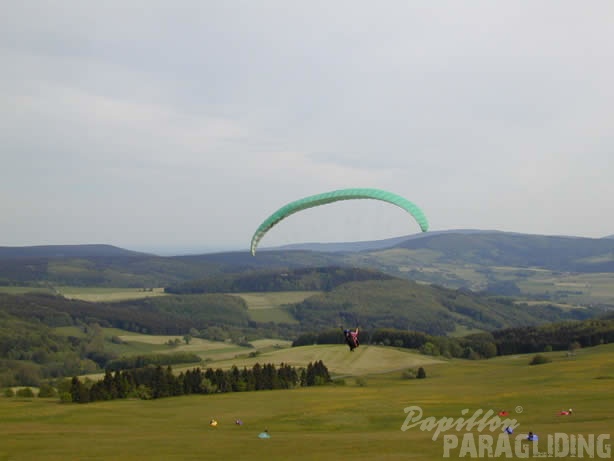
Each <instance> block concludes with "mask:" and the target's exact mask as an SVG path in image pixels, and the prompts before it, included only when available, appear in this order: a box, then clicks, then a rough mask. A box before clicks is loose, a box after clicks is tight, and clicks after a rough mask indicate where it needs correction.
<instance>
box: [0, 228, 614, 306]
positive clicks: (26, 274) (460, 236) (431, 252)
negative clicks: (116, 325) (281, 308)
mask: <svg viewBox="0 0 614 461" xmlns="http://www.w3.org/2000/svg"><path fill="white" fill-rule="evenodd" d="M294 247H296V248H297V249H291V248H290V247H285V249H266V248H264V249H261V250H260V251H259V252H258V253H257V254H256V256H252V255H251V254H250V253H249V251H247V250H246V251H234V252H219V253H209V254H200V255H186V256H166V257H162V256H156V255H150V254H146V253H139V252H133V251H129V250H124V249H121V248H117V247H113V246H109V245H74V246H40V247H20V248H7V247H2V248H0V285H14V284H17V285H19V284H21V285H23V284H26V285H28V284H29V285H32V284H34V285H36V284H49V283H50V284H57V285H79V286H109V287H138V288H141V287H169V286H177V285H179V284H181V283H185V282H190V281H193V280H202V279H204V278H207V277H214V276H217V277H221V276H225V275H233V274H248V273H251V272H254V271H263V270H273V271H276V270H279V271H284V270H292V269H298V268H314V267H333V266H336V267H351V268H362V269H372V270H376V271H379V272H382V273H386V274H389V275H392V276H394V277H399V278H404V279H409V280H415V281H420V282H424V283H429V284H439V285H441V286H445V287H449V288H461V287H464V288H470V289H472V290H475V291H481V290H486V289H488V290H491V291H492V292H495V293H499V294H512V295H514V294H518V293H520V290H519V289H518V287H517V286H515V285H514V284H515V283H517V282H521V283H527V282H528V280H529V279H531V278H532V277H535V276H536V274H537V273H536V272H535V271H534V269H540V270H541V269H543V270H547V271H551V272H552V273H553V276H554V275H556V274H558V273H561V274H563V273H584V274H597V273H614V238H599V239H594V238H582V237H562V236H545V235H528V234H518V233H509V232H500V231H482V230H471V229H469V230H457V231H441V232H427V233H423V234H415V235H408V236H404V237H397V238H394V239H386V240H382V241H376V242H353V243H347V244H343V243H339V244H337V243H334V244H314V246H313V248H319V250H317V251H315V250H313V249H311V250H310V249H298V248H299V247H300V246H299V245H297V246H293V247H292V248H294ZM307 247H309V245H307ZM529 268H530V269H531V271H528V270H524V269H529ZM600 283H605V282H600ZM541 286H543V287H544V288H543V290H544V293H545V292H546V290H548V291H550V292H551V294H552V293H554V292H561V295H565V293H562V291H565V289H560V288H553V289H549V288H547V287H545V285H544V284H543V283H542V285H541ZM567 291H569V290H567ZM573 291H575V292H578V290H577V289H574V290H573ZM585 291H587V290H585ZM535 293H536V292H535V290H533V291H532V294H533V295H535ZM576 294H578V293H576ZM584 294H586V295H587V296H590V293H588V291H587V293H584ZM548 296H550V295H548ZM613 296H614V295H613ZM542 299H543V298H542ZM547 299H554V298H547ZM582 299H583V301H581V302H584V303H589V302H592V301H590V299H588V298H587V297H586V296H583V298H582ZM612 299H613V302H614V297H613V298H612ZM602 301H603V299H601V300H598V302H602Z"/></svg>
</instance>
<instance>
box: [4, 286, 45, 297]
mask: <svg viewBox="0 0 614 461" xmlns="http://www.w3.org/2000/svg"><path fill="white" fill-rule="evenodd" d="M0 293H6V294H9V295H23V294H26V293H45V294H53V293H54V291H53V289H51V288H46V287H19V286H0Z"/></svg>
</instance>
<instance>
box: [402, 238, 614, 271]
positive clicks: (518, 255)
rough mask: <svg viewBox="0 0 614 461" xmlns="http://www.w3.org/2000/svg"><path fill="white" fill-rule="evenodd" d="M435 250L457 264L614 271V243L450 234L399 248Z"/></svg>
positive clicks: (439, 257) (411, 241)
mask: <svg viewBox="0 0 614 461" xmlns="http://www.w3.org/2000/svg"><path fill="white" fill-rule="evenodd" d="M396 248H405V249H408V250H425V249H426V250H432V251H433V252H436V253H437V256H436V260H437V261H439V262H446V263H455V264H476V265H485V266H489V265H499V266H514V267H542V268H548V269H553V270H560V271H574V272H610V271H614V241H612V240H611V239H603V238H600V239H591V238H582V237H559V236H546V235H526V234H514V233H504V232H496V233H494V232H489V233H475V234H464V233H458V234H457V233H451V234H439V235H428V236H425V237H424V238H422V239H409V240H406V241H404V242H401V243H399V244H397V245H396Z"/></svg>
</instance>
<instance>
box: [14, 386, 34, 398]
mask: <svg viewBox="0 0 614 461" xmlns="http://www.w3.org/2000/svg"><path fill="white" fill-rule="evenodd" d="M17 397H20V398H23V399H29V398H32V397H34V392H33V391H32V388H30V387H24V388H21V389H19V390H18V391H17Z"/></svg>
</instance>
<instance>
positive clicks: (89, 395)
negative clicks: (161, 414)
mask: <svg viewBox="0 0 614 461" xmlns="http://www.w3.org/2000/svg"><path fill="white" fill-rule="evenodd" d="M330 382H332V379H331V377H330V374H329V372H328V368H327V367H326V365H324V363H323V362H322V361H321V360H319V361H317V362H315V363H311V362H310V363H309V364H308V365H307V367H306V368H299V369H297V368H295V367H293V366H290V365H288V364H283V363H282V364H280V365H279V367H275V365H274V364H271V363H265V364H263V365H261V364H259V363H257V364H255V365H254V366H253V367H252V368H250V369H248V368H247V367H244V368H243V369H239V368H237V367H232V368H231V369H230V370H222V369H221V368H218V369H215V370H214V369H213V368H207V369H206V370H204V371H203V370H201V369H200V368H194V369H192V370H186V371H185V372H183V371H182V372H180V373H179V374H175V373H173V370H172V368H171V367H170V366H168V367H166V368H162V367H161V366H159V365H158V366H149V367H141V368H133V369H129V370H123V371H116V372H115V373H112V372H111V371H110V370H107V371H106V372H105V376H104V378H102V379H101V380H99V381H96V382H93V381H91V380H85V381H81V380H80V379H78V378H77V377H76V376H75V377H73V378H72V380H71V383H70V390H69V396H70V400H71V401H72V402H75V403H90V402H96V401H100V400H115V399H125V398H141V399H144V400H149V399H160V398H164V397H174V396H179V395H190V394H214V393H220V392H223V393H225V392H249V391H261V390H273V389H292V388H295V387H298V386H300V387H308V386H320V385H324V384H328V383H330ZM60 398H61V399H64V400H67V399H68V395H64V396H62V395H61V396H60Z"/></svg>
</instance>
